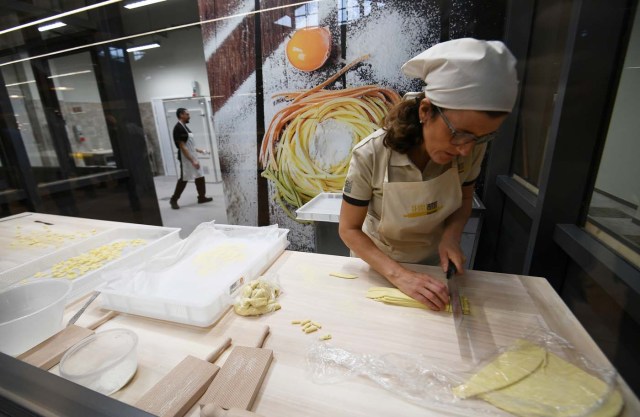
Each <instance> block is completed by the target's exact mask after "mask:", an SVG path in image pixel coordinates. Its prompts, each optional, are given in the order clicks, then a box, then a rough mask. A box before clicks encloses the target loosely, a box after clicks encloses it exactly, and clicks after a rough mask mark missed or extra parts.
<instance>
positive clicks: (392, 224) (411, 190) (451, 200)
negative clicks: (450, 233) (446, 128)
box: [362, 151, 462, 264]
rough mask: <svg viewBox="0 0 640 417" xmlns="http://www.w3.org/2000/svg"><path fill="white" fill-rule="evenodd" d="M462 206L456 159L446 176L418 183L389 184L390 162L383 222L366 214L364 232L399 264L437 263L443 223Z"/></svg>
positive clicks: (383, 192) (384, 189)
mask: <svg viewBox="0 0 640 417" xmlns="http://www.w3.org/2000/svg"><path fill="white" fill-rule="evenodd" d="M389 159H391V151H389ZM461 205H462V189H461V187H460V178H459V176H458V162H457V158H455V159H454V160H453V161H452V162H451V167H450V168H449V169H448V170H446V171H445V172H444V173H443V174H440V175H439V176H438V177H436V178H433V179H430V180H427V181H419V182H389V163H388V161H387V169H386V172H385V176H384V182H383V185H382V213H381V215H380V220H378V219H376V218H375V217H373V216H372V215H370V214H369V213H367V217H366V219H365V222H364V225H363V227H362V230H363V231H364V232H365V233H366V234H367V235H368V236H369V237H370V238H371V239H372V240H373V242H374V243H375V244H376V246H377V247H378V248H380V250H382V251H383V252H384V253H385V254H387V255H388V256H389V257H390V258H392V259H394V260H396V261H398V262H411V263H431V264H438V263H439V256H438V245H439V244H440V239H441V237H442V232H443V231H444V222H445V220H446V218H447V217H449V216H450V215H451V214H452V213H453V212H454V211H456V210H458V209H459V208H460V206H461Z"/></svg>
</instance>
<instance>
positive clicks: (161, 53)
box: [129, 27, 209, 103]
mask: <svg viewBox="0 0 640 417" xmlns="http://www.w3.org/2000/svg"><path fill="white" fill-rule="evenodd" d="M157 40H159V43H160V45H161V46H160V48H155V49H148V50H146V51H143V52H145V54H144V56H143V57H142V58H141V59H139V60H135V59H134V54H133V53H130V54H129V59H130V61H131V70H132V72H133V79H134V83H135V87H136V95H137V96H138V102H139V103H144V102H149V101H151V99H152V98H168V97H191V92H192V89H191V82H192V81H197V82H198V84H199V87H200V95H203V96H207V95H209V83H208V81H207V68H206V64H205V61H204V52H203V46H202V35H201V32H200V28H199V27H195V28H190V29H181V30H176V31H172V32H167V37H166V38H165V37H162V36H161V37H157V38H156V41H157ZM150 42H151V39H146V40H137V41H136V45H137V44H144V43H150Z"/></svg>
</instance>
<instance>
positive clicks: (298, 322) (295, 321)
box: [291, 320, 300, 324]
mask: <svg viewBox="0 0 640 417" xmlns="http://www.w3.org/2000/svg"><path fill="white" fill-rule="evenodd" d="M291 324H300V320H291Z"/></svg>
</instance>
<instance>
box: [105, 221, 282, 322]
mask: <svg viewBox="0 0 640 417" xmlns="http://www.w3.org/2000/svg"><path fill="white" fill-rule="evenodd" d="M212 227H213V228H214V229H216V230H219V231H223V232H224V233H225V234H226V235H227V236H228V237H229V238H242V237H243V236H249V235H251V234H252V233H255V231H256V230H259V229H260V228H257V227H251V226H232V225H214V226H212ZM275 231H276V232H277V239H275V240H273V241H270V244H269V247H268V249H267V250H265V251H263V252H261V253H257V254H256V253H253V254H251V257H250V259H246V260H244V261H243V267H242V268H241V269H239V270H237V274H235V275H227V274H217V275H214V276H209V277H208V278H207V279H211V280H214V281H215V285H214V286H212V288H211V290H209V291H207V292H206V294H202V293H199V292H198V293H197V294H195V295H197V296H198V297H200V300H201V301H193V299H189V298H188V297H182V299H180V300H177V299H170V298H169V297H168V296H165V297H162V296H158V295H150V294H149V293H148V292H137V293H134V294H132V293H127V292H126V291H124V290H120V289H109V288H104V287H101V288H100V291H101V295H100V297H99V298H98V300H99V302H100V303H101V307H102V308H106V309H109V310H115V311H121V312H123V313H129V314H137V315H140V316H145V317H152V318H156V319H160V320H167V321H172V322H176V323H183V324H189V325H193V326H199V327H208V326H210V325H212V324H213V323H215V322H216V321H217V320H218V319H219V318H220V317H221V316H222V315H223V314H224V313H225V312H226V311H227V309H228V308H229V307H230V305H231V304H232V301H233V297H234V296H235V294H236V293H237V291H238V290H239V289H240V288H241V287H242V284H244V283H246V282H248V281H250V280H252V279H255V278H257V277H259V276H260V275H261V274H262V273H263V272H264V271H266V270H267V268H269V267H270V266H271V264H272V263H273V262H274V261H275V260H276V258H278V256H280V254H282V253H283V252H284V250H285V248H286V247H287V245H288V244H289V242H288V241H287V233H288V232H289V230H287V229H275ZM190 239H191V237H190ZM178 245H180V244H177V245H174V246H173V247H171V248H169V249H167V250H166V251H165V253H177V252H178V251H179V250H180V249H179V246H178ZM194 246H198V245H197V244H194ZM158 256H159V257H162V256H164V254H162V253H161V254H158ZM175 274H176V277H177V278H178V279H180V277H184V276H185V275H184V274H183V273H180V272H178V271H177V272H175ZM212 282H213V281H212ZM213 287H215V288H213ZM182 289H183V290H184V291H191V289H190V288H189V286H188V285H183V288H182ZM195 295H194V298H195Z"/></svg>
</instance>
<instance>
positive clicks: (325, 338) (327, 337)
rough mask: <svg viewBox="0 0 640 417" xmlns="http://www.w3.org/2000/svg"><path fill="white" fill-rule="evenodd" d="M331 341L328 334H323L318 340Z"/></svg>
mask: <svg viewBox="0 0 640 417" xmlns="http://www.w3.org/2000/svg"><path fill="white" fill-rule="evenodd" d="M330 339H331V335H330V334H325V335H324V336H322V337H321V338H320V340H330Z"/></svg>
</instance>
